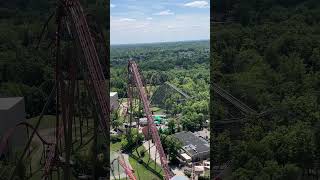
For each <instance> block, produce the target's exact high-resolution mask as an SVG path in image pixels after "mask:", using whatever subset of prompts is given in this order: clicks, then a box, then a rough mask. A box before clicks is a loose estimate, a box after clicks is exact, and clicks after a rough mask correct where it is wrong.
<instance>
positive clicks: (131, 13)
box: [110, 0, 210, 44]
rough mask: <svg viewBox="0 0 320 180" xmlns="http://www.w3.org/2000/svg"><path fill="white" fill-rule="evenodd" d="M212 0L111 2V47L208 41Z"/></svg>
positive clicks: (130, 0) (121, 0)
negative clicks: (115, 45)
mask: <svg viewBox="0 0 320 180" xmlns="http://www.w3.org/2000/svg"><path fill="white" fill-rule="evenodd" d="M209 3H210V0H205V1H202V0H201V1H193V0H111V1H110V12H111V17H110V28H111V29H110V36H111V37H110V40H111V44H137V43H153V42H175V41H189V40H208V39H209V37H210V4H209Z"/></svg>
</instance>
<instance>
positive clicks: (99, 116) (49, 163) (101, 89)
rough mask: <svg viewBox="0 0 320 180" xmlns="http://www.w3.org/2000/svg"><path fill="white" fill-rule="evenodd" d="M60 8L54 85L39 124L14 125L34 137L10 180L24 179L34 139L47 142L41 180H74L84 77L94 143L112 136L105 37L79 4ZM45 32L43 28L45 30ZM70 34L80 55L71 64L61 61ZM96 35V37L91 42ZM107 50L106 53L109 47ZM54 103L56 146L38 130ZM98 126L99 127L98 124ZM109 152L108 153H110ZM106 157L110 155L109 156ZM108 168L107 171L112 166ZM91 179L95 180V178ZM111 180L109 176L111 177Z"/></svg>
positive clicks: (0, 148)
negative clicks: (102, 53)
mask: <svg viewBox="0 0 320 180" xmlns="http://www.w3.org/2000/svg"><path fill="white" fill-rule="evenodd" d="M57 4H58V5H57V9H56V11H55V15H56V24H57V30H56V38H55V43H54V44H55V46H56V48H55V49H56V53H55V58H56V62H55V83H54V86H53V90H52V91H51V93H50V95H49V97H48V98H47V102H46V104H45V106H44V107H43V110H42V112H41V114H40V116H39V119H38V121H37V123H36V125H35V126H32V125H31V124H28V123H19V124H18V125H17V126H16V127H18V126H25V127H26V128H27V130H28V129H31V130H32V133H31V135H30V136H29V135H28V140H27V143H26V145H25V147H24V149H23V152H22V154H21V155H20V157H19V158H18V160H17V161H16V163H15V164H16V165H17V166H15V168H14V170H13V172H12V173H11V175H10V177H9V178H8V179H15V178H16V177H17V176H18V177H19V176H20V175H19V173H18V171H19V170H18V169H19V168H18V164H21V163H23V162H24V160H25V159H26V158H30V154H29V153H28V155H27V156H26V154H27V152H30V149H31V142H32V140H33V137H34V135H37V136H38V137H40V139H41V142H42V143H43V148H42V151H43V152H42V154H43V156H42V159H44V160H45V161H44V163H41V162H39V164H40V166H41V167H40V169H42V170H43V174H42V179H48V178H52V173H53V171H56V172H57V176H56V177H57V178H58V179H60V177H61V176H60V170H62V171H63V177H64V179H65V180H68V179H70V178H71V165H72V164H71V163H70V162H71V160H70V159H71V153H72V150H74V147H73V144H74V139H73V137H72V136H73V133H74V132H73V129H74V130H75V131H76V129H77V128H75V126H74V123H75V122H76V119H77V118H76V112H79V108H77V107H76V105H79V104H80V103H79V99H80V96H79V93H80V92H79V79H81V78H80V77H81V75H82V79H83V81H84V82H85V87H86V90H87V92H88V94H89V97H90V100H91V101H90V103H91V105H92V107H93V111H94V113H93V114H95V115H96V116H95V118H94V119H95V120H94V124H96V125H95V126H94V129H93V134H94V139H95V141H94V142H95V143H96V139H97V133H101V134H103V136H104V138H105V139H106V142H108V141H107V140H108V139H109V136H110V135H109V122H110V120H109V118H110V109H109V97H108V84H107V81H106V78H105V74H104V71H103V68H102V65H101V61H100V60H99V56H98V53H97V51H96V48H97V44H98V42H99V40H101V38H102V37H103V33H102V31H101V32H98V33H97V32H94V30H92V29H91V28H90V27H89V25H88V23H87V20H86V15H85V13H84V11H83V9H82V6H81V4H80V2H79V0H58V1H57ZM106 13H108V12H106ZM52 17H53V15H52V16H50V18H49V19H48V21H47V23H46V26H47V25H48V23H49V21H50V19H51V18H52ZM44 29H45V27H44V28H43V30H44ZM63 31H65V32H67V33H65V32H63ZM42 33H43V32H42ZM66 34H67V36H68V37H69V39H71V43H72V46H73V48H74V49H75V50H78V51H76V52H78V53H77V55H75V56H76V57H72V58H70V59H67V58H62V57H63V56H62V55H61V47H60V46H61V41H62V40H65V41H67V40H68V38H66ZM41 36H42V35H41ZM94 36H95V37H96V38H93V37H94ZM63 38H64V39H63ZM99 38H100V39H99ZM40 40H41V37H40ZM102 41H104V40H102ZM105 45H106V44H104V46H105ZM104 49H105V50H106V49H107V48H104ZM105 54H109V52H105ZM106 57H107V55H106ZM105 60H106V61H105V62H108V61H107V58H106V59H105ZM107 64H108V63H107ZM79 71H80V72H79ZM81 72H82V74H81ZM53 99H55V105H56V122H55V138H54V140H53V141H52V142H47V141H46V140H45V138H43V137H41V135H40V133H39V132H38V131H39V125H40V123H41V122H42V119H43V116H44V114H45V113H46V112H47V110H48V107H49V105H50V104H51V102H52V101H53ZM79 119H81V118H78V120H79ZM79 123H82V122H79ZM98 123H99V126H98V125H97V124H98ZM73 126H74V128H73ZM15 129H16V128H12V129H9V130H8V131H7V132H6V133H5V135H4V136H3V138H2V139H1V142H0V143H1V144H0V155H3V154H5V153H6V151H7V149H8V144H9V142H10V137H11V135H12V134H13V133H14V130H15ZM80 131H81V130H80ZM81 137H82V134H81ZM106 151H108V149H107V150H106ZM93 152H94V154H95V155H96V153H97V149H96V148H94V149H93ZM105 153H106V154H109V152H105ZM105 158H106V161H107V162H109V159H110V158H109V156H106V157H105ZM107 166H108V165H107ZM30 167H31V165H30ZM106 168H107V169H108V168H109V167H106ZM109 169H110V168H109ZM107 173H109V171H107ZM34 174H35V172H32V170H31V168H30V173H29V174H27V176H28V177H23V178H27V179H32V178H33V175H34ZM93 176H95V174H94V173H93ZM107 176H109V174H108V175H107ZM20 178H21V177H20Z"/></svg>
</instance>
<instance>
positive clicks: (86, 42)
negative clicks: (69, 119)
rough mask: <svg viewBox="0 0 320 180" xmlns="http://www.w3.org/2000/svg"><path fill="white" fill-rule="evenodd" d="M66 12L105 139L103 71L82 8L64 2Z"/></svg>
mask: <svg viewBox="0 0 320 180" xmlns="http://www.w3.org/2000/svg"><path fill="white" fill-rule="evenodd" d="M65 5H66V9H65V10H66V11H67V13H69V18H70V19H69V20H70V21H71V24H73V26H74V29H72V30H73V31H74V32H75V34H76V37H77V40H78V41H79V44H80V47H81V50H82V53H83V55H84V58H83V60H84V61H83V62H82V63H83V64H82V65H83V66H85V67H86V69H87V71H88V74H87V75H88V76H87V77H86V78H88V80H89V81H88V85H89V87H88V89H90V90H91V92H93V93H92V94H93V96H94V97H93V98H94V99H95V100H96V104H95V106H97V111H98V113H99V115H98V117H99V123H100V127H101V128H102V132H103V135H104V136H105V138H106V139H108V138H107V137H108V136H109V133H108V132H109V122H108V121H109V116H110V112H109V111H110V109H109V107H108V100H107V95H106V93H108V91H107V84H106V80H105V77H104V74H103V69H102V67H101V64H100V62H99V57H98V54H97V51H96V49H95V45H94V43H93V39H92V37H91V34H90V29H89V26H88V23H87V21H86V17H85V15H84V12H83V9H82V6H81V4H80V2H79V0H69V1H65ZM58 132H59V136H58V139H60V138H61V137H62V136H63V134H62V132H63V131H62V127H60V130H59V131H58ZM55 150H56V148H55V146H50V148H49V154H48V157H47V159H46V163H45V176H44V179H46V178H47V175H48V174H49V172H50V171H51V168H52V164H53V162H52V161H53V160H54V157H55Z"/></svg>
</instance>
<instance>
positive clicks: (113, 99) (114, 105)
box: [110, 92, 119, 111]
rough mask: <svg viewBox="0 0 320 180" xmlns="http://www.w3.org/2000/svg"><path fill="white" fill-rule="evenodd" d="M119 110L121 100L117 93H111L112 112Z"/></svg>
mask: <svg viewBox="0 0 320 180" xmlns="http://www.w3.org/2000/svg"><path fill="white" fill-rule="evenodd" d="M118 108H119V99H118V93H117V92H110V110H111V111H113V110H117V109H118Z"/></svg>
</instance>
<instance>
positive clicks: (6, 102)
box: [0, 97, 23, 110]
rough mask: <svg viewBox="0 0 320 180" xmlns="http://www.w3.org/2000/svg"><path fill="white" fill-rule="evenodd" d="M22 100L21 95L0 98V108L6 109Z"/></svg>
mask: <svg viewBox="0 0 320 180" xmlns="http://www.w3.org/2000/svg"><path fill="white" fill-rule="evenodd" d="M21 100H23V97H6V98H0V110H8V109H10V108H12V107H13V106H14V105H16V104H17V103H18V102H20V101H21Z"/></svg>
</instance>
